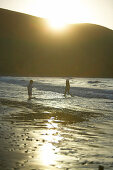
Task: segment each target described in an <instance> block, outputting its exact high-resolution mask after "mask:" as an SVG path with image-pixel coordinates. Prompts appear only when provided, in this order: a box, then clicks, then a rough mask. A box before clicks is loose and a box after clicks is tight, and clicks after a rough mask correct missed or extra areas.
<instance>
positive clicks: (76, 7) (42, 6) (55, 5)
mask: <svg viewBox="0 0 113 170" xmlns="http://www.w3.org/2000/svg"><path fill="white" fill-rule="evenodd" d="M32 9H33V8H32ZM36 9H37V10H36ZM89 13H90V15H89ZM34 15H37V16H40V17H44V18H46V19H47V20H48V25H49V26H50V27H51V28H52V29H56V30H59V29H64V28H66V25H67V24H73V23H84V22H87V23H89V22H91V21H92V14H91V10H90V9H89V8H88V5H87V4H86V3H85V2H84V1H83V0H54V1H53V0H48V1H47V0H46V1H45V0H42V1H40V2H38V1H36V0H35V3H34Z"/></svg>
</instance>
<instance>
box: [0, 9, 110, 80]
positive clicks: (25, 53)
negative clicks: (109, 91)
mask: <svg viewBox="0 0 113 170" xmlns="http://www.w3.org/2000/svg"><path fill="white" fill-rule="evenodd" d="M0 75H20V76H30V75H31V76H79V77H113V31H112V30H110V29H107V28H105V27H102V26H99V25H94V24H73V25H69V26H68V27H67V29H65V31H62V32H55V31H52V30H51V29H50V28H49V27H48V25H47V21H46V20H45V19H42V18H37V17H33V16H30V15H26V14H21V13H17V12H12V11H9V10H5V9H0Z"/></svg>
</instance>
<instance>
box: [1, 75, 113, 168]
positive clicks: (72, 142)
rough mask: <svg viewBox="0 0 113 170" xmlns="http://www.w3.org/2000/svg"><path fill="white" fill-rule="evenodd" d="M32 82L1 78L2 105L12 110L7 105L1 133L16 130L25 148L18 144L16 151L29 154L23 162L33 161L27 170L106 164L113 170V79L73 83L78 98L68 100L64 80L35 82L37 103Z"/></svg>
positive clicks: (18, 141) (49, 79) (50, 79)
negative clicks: (30, 88) (30, 86)
mask: <svg viewBox="0 0 113 170" xmlns="http://www.w3.org/2000/svg"><path fill="white" fill-rule="evenodd" d="M30 79H31V78H22V77H18V78H16V77H1V78H0V101H1V103H2V104H3V105H6V108H5V109H3V108H2V107H5V106H2V105H1V112H0V114H1V115H2V120H4V121H3V122H1V121H0V127H1V128H0V131H1V133H0V134H2V133H3V132H5V133H6V136H7V135H8V134H10V133H12V131H13V133H14V134H13V135H12V137H11V140H12V141H13V140H14V138H15V139H16V142H17V143H19V146H16V144H14V143H13V146H12V148H10V149H14V148H15V150H14V152H15V151H17V150H19V149H20V150H23V153H25V155H26V154H28V155H29V156H28V157H27V158H23V159H22V160H27V162H28V163H23V164H24V166H23V169H24V168H26V167H27V166H28V167H30V164H31V165H32V166H33V167H35V166H36V165H39V166H40V169H55V168H56V169H66V168H69V169H92V170H93V169H95V170H96V169H98V166H99V165H103V166H104V167H105V169H111V170H112V169H113V153H112V150H113V114H112V113H113V96H112V94H113V80H112V79H88V78H85V79H82V78H72V79H70V85H71V94H72V95H73V97H70V96H68V97H67V98H64V96H63V94H64V88H65V79H64V78H32V79H33V80H34V90H33V95H34V96H35V99H33V100H31V101H27V89H26V86H27V84H28V82H29V80H30ZM43 106H45V107H43ZM7 107H8V108H7ZM5 122H9V124H8V127H7V126H6V124H5ZM9 127H10V128H9ZM21 135H23V136H21ZM17 136H19V137H17ZM1 138H2V139H4V135H1ZM9 138H10V136H9ZM23 139H24V140H23ZM4 140H5V139H4ZM12 141H11V144H12ZM5 142H6V144H7V143H8V144H9V139H7V140H5ZM24 144H26V145H27V147H25V146H26V145H24ZM0 149H1V148H0ZM17 162H19V161H17ZM20 162H21V161H20ZM8 166H11V165H8ZM32 166H31V168H32ZM41 166H44V167H41ZM19 167H20V166H19Z"/></svg>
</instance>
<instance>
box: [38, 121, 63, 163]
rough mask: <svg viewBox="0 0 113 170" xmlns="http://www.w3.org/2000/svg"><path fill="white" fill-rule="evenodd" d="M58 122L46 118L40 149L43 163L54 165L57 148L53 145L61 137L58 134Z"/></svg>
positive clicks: (56, 158) (56, 157)
mask: <svg viewBox="0 0 113 170" xmlns="http://www.w3.org/2000/svg"><path fill="white" fill-rule="evenodd" d="M57 127H58V124H56V123H53V121H52V119H49V120H48V123H47V128H48V129H47V130H45V132H44V134H45V135H44V141H45V143H44V144H43V145H42V147H41V150H40V159H41V162H42V163H43V164H44V165H55V164H56V161H57V160H58V155H57V153H58V151H59V149H58V148H57V147H56V146H55V145H54V143H58V142H59V141H60V140H61V139H62V137H61V136H60V135H59V134H58V130H57Z"/></svg>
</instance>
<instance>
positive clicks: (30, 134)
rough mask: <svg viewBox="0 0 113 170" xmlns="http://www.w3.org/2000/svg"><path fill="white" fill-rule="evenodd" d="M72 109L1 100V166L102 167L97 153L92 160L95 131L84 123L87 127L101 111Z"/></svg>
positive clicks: (12, 169)
mask: <svg viewBox="0 0 113 170" xmlns="http://www.w3.org/2000/svg"><path fill="white" fill-rule="evenodd" d="M71 112H72V111H69V110H65V109H64V110H60V109H52V108H44V107H42V106H39V108H38V107H37V108H35V107H34V108H30V107H26V106H19V105H18V107H17V106H16V107H15V105H13V104H8V103H7V105H6V104H5V105H4V104H3V103H2V102H1V104H0V169H1V170H16V169H20V170H21V169H22V170H26V169H29V170H35V169H36V170H52V169H53V170H55V169H64V170H68V169H72V170H75V169H77V170H79V169H84V170H87V169H89V170H94V169H98V166H99V164H100V161H98V159H96V156H95V161H94V160H90V154H91V153H90V154H88V152H91V151H89V150H90V145H91V144H93V145H94V143H95V134H91V133H89V132H87V131H86V129H85V126H82V122H84V124H85V123H86V127H87V122H88V121H89V119H95V117H97V115H96V114H93V115H92V114H91V113H86V112H83V113H82V112H79V113H78V112H76V113H74V114H72V113H71ZM90 128H92V127H90ZM94 147H96V145H95V146H94ZM97 150H98V149H97ZM92 152H93V151H92ZM95 152H96V151H95ZM86 156H87V158H86ZM88 156H89V157H88Z"/></svg>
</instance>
